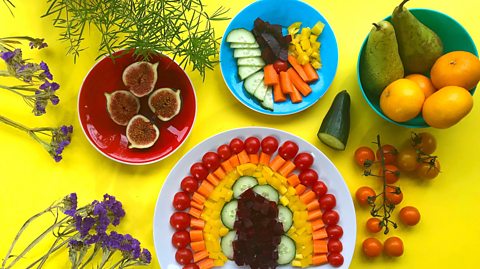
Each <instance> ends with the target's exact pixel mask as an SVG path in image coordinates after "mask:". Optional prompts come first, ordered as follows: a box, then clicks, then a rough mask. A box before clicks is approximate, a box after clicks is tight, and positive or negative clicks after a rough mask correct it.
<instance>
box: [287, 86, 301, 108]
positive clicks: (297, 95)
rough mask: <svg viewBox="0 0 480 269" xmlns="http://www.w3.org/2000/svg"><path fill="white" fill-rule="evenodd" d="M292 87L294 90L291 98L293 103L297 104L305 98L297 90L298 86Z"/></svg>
mask: <svg viewBox="0 0 480 269" xmlns="http://www.w3.org/2000/svg"><path fill="white" fill-rule="evenodd" d="M292 89H293V92H291V93H289V95H290V100H292V103H294V104H296V103H300V102H302V99H303V98H302V95H301V94H300V92H299V91H298V90H297V88H295V86H293V87H292Z"/></svg>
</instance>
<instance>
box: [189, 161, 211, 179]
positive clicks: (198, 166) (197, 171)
mask: <svg viewBox="0 0 480 269" xmlns="http://www.w3.org/2000/svg"><path fill="white" fill-rule="evenodd" d="M190 174H192V176H193V177H194V178H195V179H197V180H204V179H205V178H207V176H208V170H207V168H205V166H203V164H202V163H194V164H193V165H192V166H191V167H190Z"/></svg>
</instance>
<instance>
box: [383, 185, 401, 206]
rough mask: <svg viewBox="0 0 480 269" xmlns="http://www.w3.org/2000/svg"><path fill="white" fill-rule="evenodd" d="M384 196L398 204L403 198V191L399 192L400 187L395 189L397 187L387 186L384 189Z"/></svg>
mask: <svg viewBox="0 0 480 269" xmlns="http://www.w3.org/2000/svg"><path fill="white" fill-rule="evenodd" d="M397 192H398V193H397ZM385 197H386V198H387V200H388V201H389V202H391V203H392V204H394V205H398V204H400V203H401V202H402V200H403V192H401V191H400V189H397V187H394V186H387V188H386V189H385Z"/></svg>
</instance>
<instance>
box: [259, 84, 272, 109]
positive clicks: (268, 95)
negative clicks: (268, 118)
mask: <svg viewBox="0 0 480 269" xmlns="http://www.w3.org/2000/svg"><path fill="white" fill-rule="evenodd" d="M262 107H263V108H265V109H268V110H270V111H273V90H272V87H268V88H267V92H265V98H264V99H263V102H262Z"/></svg>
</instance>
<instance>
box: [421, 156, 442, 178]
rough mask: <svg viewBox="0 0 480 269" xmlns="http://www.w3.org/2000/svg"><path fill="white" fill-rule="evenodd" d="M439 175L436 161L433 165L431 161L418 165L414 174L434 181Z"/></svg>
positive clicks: (438, 164) (438, 166)
mask: <svg viewBox="0 0 480 269" xmlns="http://www.w3.org/2000/svg"><path fill="white" fill-rule="evenodd" d="M439 173H440V162H439V161H438V159H436V160H435V161H434V163H433V160H432V159H429V160H426V161H424V162H422V163H420V164H419V165H418V166H417V168H416V174H417V176H418V177H420V178H423V179H434V178H436V177H437V176H438V174H439Z"/></svg>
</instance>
